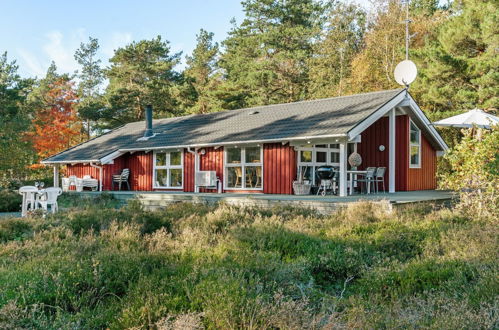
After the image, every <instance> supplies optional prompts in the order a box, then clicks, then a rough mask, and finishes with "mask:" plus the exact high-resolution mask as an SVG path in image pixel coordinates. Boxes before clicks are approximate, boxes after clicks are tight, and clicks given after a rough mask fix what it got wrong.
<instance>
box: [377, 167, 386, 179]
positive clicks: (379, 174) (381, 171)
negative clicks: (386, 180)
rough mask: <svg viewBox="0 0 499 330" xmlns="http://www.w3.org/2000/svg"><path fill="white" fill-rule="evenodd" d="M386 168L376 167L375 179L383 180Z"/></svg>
mask: <svg viewBox="0 0 499 330" xmlns="http://www.w3.org/2000/svg"><path fill="white" fill-rule="evenodd" d="M385 171H386V167H378V169H377V170H376V177H377V178H383V177H384V176H385Z"/></svg>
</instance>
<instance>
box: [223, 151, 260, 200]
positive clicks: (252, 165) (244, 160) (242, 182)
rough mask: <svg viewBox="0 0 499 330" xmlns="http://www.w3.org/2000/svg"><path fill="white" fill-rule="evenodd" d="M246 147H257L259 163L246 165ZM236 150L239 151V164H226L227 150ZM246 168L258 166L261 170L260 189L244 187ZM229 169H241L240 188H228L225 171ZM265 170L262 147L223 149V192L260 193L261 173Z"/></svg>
mask: <svg viewBox="0 0 499 330" xmlns="http://www.w3.org/2000/svg"><path fill="white" fill-rule="evenodd" d="M247 147H253V148H254V147H258V148H260V162H259V163H246V148H247ZM232 148H237V149H240V150H241V163H229V162H228V154H227V149H232ZM246 166H248V167H257V166H260V167H261V168H262V179H261V181H262V182H261V187H260V188H251V187H246ZM229 167H241V168H242V178H241V188H235V187H228V186H227V182H228V179H229V176H228V175H227V169H228V168H229ZM264 171H265V168H264V166H263V147H262V146H259V145H248V146H244V147H225V148H224V190H248V191H250V190H254V191H262V190H263V178H264V176H263V173H264Z"/></svg>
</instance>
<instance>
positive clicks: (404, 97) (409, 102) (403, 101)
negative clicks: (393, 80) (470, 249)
mask: <svg viewBox="0 0 499 330" xmlns="http://www.w3.org/2000/svg"><path fill="white" fill-rule="evenodd" d="M401 105H402V106H408V107H409V108H410V109H411V111H412V113H413V114H414V115H415V116H416V117H417V118H418V119H419V120H420V121H421V122H422V123H423V124H424V125H425V126H426V129H427V130H428V132H429V133H430V135H431V136H432V138H433V139H434V140H435V141H436V142H437V144H438V145H439V146H440V148H441V149H442V150H443V151H447V150H448V149H449V147H448V146H447V144H446V143H445V141H444V140H443V139H442V137H441V136H440V134H438V132H437V131H436V130H435V128H434V127H433V126H432V125H431V123H430V121H429V120H428V118H427V117H426V115H425V114H424V112H423V111H422V110H421V108H420V107H419V106H418V105H417V103H416V101H414V99H413V98H412V96H411V95H410V94H409V93H408V92H407V91H404V92H401V93H400V94H398V95H397V96H395V97H394V98H393V99H391V100H390V101H389V102H387V103H386V104H385V105H383V106H382V107H381V108H379V109H378V110H377V111H375V112H374V113H372V114H371V115H370V116H369V117H367V118H366V119H364V120H363V121H362V122H360V123H359V124H357V126H355V127H354V128H353V129H351V130H350V131H349V132H348V136H349V138H350V139H352V138H354V137H355V136H357V135H360V134H361V133H362V132H363V131H365V130H366V129H367V128H368V127H369V126H371V125H372V124H374V123H375V122H376V121H377V120H378V119H380V118H381V117H383V116H385V115H386V114H387V113H388V112H389V111H390V110H391V109H393V108H395V107H396V106H401Z"/></svg>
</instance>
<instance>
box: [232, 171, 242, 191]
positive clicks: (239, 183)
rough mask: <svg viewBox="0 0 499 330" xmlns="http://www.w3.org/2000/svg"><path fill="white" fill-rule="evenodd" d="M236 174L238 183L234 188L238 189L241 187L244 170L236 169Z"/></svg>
mask: <svg viewBox="0 0 499 330" xmlns="http://www.w3.org/2000/svg"><path fill="white" fill-rule="evenodd" d="M234 172H235V174H236V183H235V184H234V187H236V188H237V186H238V185H241V182H242V180H243V170H242V168H240V167H235V168H234Z"/></svg>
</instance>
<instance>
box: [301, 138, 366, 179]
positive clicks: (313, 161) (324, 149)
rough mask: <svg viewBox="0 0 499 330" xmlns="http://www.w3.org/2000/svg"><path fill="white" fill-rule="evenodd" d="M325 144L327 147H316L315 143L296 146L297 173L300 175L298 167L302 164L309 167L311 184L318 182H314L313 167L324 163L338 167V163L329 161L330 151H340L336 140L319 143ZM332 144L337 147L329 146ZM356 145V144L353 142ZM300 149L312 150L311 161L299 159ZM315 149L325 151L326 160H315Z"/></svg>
mask: <svg viewBox="0 0 499 330" xmlns="http://www.w3.org/2000/svg"><path fill="white" fill-rule="evenodd" d="M323 144H327V148H324V147H316V145H311V146H310V147H298V148H297V150H296V151H297V152H298V155H297V156H298V157H297V159H298V168H297V170H298V174H297V175H300V169H301V168H302V167H304V166H308V167H311V171H312V172H311V176H312V180H311V181H312V185H316V184H318V182H315V168H316V167H319V166H324V165H330V166H335V167H339V166H340V163H333V162H331V153H333V152H335V153H338V154H339V153H340V147H339V143H338V142H333V143H321V144H319V145H323ZM332 144H336V145H338V148H331V145H332ZM355 145H356V144H355ZM302 151H312V161H311V162H302V161H301V152H302ZM317 151H319V152H325V153H326V162H325V163H324V162H317Z"/></svg>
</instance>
